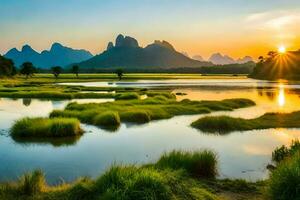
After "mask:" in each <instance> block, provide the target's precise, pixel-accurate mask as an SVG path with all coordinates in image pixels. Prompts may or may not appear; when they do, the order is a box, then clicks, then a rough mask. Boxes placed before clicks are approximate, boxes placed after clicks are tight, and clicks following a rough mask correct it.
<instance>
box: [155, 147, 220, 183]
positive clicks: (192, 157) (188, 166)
mask: <svg viewBox="0 0 300 200" xmlns="http://www.w3.org/2000/svg"><path fill="white" fill-rule="evenodd" d="M156 166H157V167H158V168H171V169H175V170H178V169H184V170H186V171H187V172H188V173H189V174H190V175H192V176H195V177H200V178H215V177H216V175H217V156H216V154H215V153H213V152H212V151H208V150H204V151H197V152H183V151H172V152H170V153H168V154H165V155H163V156H162V157H161V158H160V159H159V161H158V162H157V163H156Z"/></svg>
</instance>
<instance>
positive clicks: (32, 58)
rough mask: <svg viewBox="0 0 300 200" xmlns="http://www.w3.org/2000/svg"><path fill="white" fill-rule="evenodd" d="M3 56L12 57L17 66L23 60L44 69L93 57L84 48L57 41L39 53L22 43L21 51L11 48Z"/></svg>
mask: <svg viewBox="0 0 300 200" xmlns="http://www.w3.org/2000/svg"><path fill="white" fill-rule="evenodd" d="M4 57H6V58H9V59H12V60H13V61H14V63H15V65H16V66H17V67H19V66H20V65H22V64H23V63H24V62H32V63H33V65H34V66H35V67H37V68H41V69H46V68H50V67H53V66H62V67H63V66H67V65H70V64H72V63H77V62H81V61H84V60H87V59H89V58H91V57H93V55H92V54H91V53H90V52H88V51H86V50H75V49H72V48H69V47H65V46H63V45H61V44H59V43H54V44H53V45H52V46H51V48H50V50H44V51H42V52H41V53H38V52H37V51H35V50H34V49H32V48H31V47H30V46H29V45H24V46H23V47H22V49H21V51H19V50H17V49H16V48H13V49H11V50H9V51H8V52H7V53H6V54H5V55H4Z"/></svg>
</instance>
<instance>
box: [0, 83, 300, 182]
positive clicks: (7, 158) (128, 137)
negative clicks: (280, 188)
mask: <svg viewBox="0 0 300 200" xmlns="http://www.w3.org/2000/svg"><path fill="white" fill-rule="evenodd" d="M70 84H71V85H84V86H98V87H103V86H113V87H118V86H122V87H171V88H173V90H174V91H173V92H174V93H177V92H182V93H186V94H187V95H185V96H177V99H178V100H181V99H184V98H189V99H192V100H222V99H228V98H249V99H252V100H254V101H255V102H256V104H257V105H256V106H254V107H251V108H244V109H238V110H235V111H232V112H216V113H212V114H210V115H222V114H226V115H230V116H234V117H243V118H254V117H258V116H260V115H262V114H264V113H266V112H292V111H296V110H300V98H299V95H300V84H299V83H297V82H268V81H256V80H252V79H240V80H220V79H216V80H214V79H212V80H166V81H163V80H159V81H146V80H144V81H136V82H121V83H120V82H118V83H109V82H94V83H68V85H70ZM72 101H77V102H79V103H85V102H99V103H101V102H106V101H112V99H80V100H72ZM69 102H70V101H41V100H37V99H6V98H2V99H1V100H0V163H1V165H0V178H1V181H6V180H14V179H16V178H17V177H19V176H20V175H21V174H23V173H24V172H27V171H31V170H34V169H42V170H43V171H45V173H46V178H47V181H48V182H49V183H50V184H57V183H61V182H62V180H63V181H67V182H68V181H73V180H75V179H76V178H78V177H79V176H91V177H97V176H99V175H101V174H102V173H103V172H104V171H105V170H106V169H107V168H108V167H109V166H111V165H112V164H143V163H149V162H155V161H156V160H157V159H158V158H159V157H160V156H161V154H162V153H164V152H168V151H171V150H174V149H181V150H198V149H204V148H209V149H212V150H213V151H215V152H216V153H217V154H218V159H219V171H220V177H221V178H224V177H226V178H244V179H247V180H251V181H255V180H260V179H265V178H267V176H268V171H267V170H266V165H267V164H268V163H270V162H271V153H272V151H273V150H274V148H276V147H278V146H280V145H283V144H285V145H287V144H290V142H291V141H292V140H293V139H296V138H298V139H300V129H267V130H255V131H245V132H233V133H230V134H228V135H223V136H220V135H212V134H206V133H202V132H201V131H198V130H196V129H193V128H191V127H190V123H191V122H193V121H194V120H196V119H198V118H199V117H200V116H204V115H192V116H177V117H174V118H172V119H167V120H159V121H152V122H150V123H148V124H144V125H133V124H122V125H121V127H120V128H119V129H118V130H117V131H115V132H109V131H106V130H102V129H99V128H97V127H95V126H90V125H83V128H84V130H85V131H86V133H85V134H84V135H83V136H82V137H80V138H73V139H67V140H66V139H58V140H57V139H56V140H35V141H32V140H31V141H28V140H27V141H15V140H13V139H12V138H11V137H10V136H9V128H10V127H11V125H12V124H13V122H14V121H15V120H17V119H19V118H22V117H26V116H30V117H31V116H47V115H48V114H49V113H50V112H51V111H52V110H53V109H63V108H64V107H65V106H66V105H67V104H68V103H69Z"/></svg>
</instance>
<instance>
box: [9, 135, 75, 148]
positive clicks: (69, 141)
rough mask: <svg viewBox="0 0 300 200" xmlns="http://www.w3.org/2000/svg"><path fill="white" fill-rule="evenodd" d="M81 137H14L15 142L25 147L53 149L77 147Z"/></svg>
mask: <svg viewBox="0 0 300 200" xmlns="http://www.w3.org/2000/svg"><path fill="white" fill-rule="evenodd" d="M80 138H81V136H75V137H63V138H27V137H26V138H24V137H12V139H13V141H14V142H16V143H17V144H19V145H22V146H24V147H29V146H34V145H52V146H53V147H63V146H72V145H76V144H77V142H78V141H79V139H80Z"/></svg>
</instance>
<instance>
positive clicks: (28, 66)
mask: <svg viewBox="0 0 300 200" xmlns="http://www.w3.org/2000/svg"><path fill="white" fill-rule="evenodd" d="M35 72H36V69H35V67H34V66H33V64H32V63H31V62H24V63H23V64H22V65H21V69H20V73H21V74H22V75H25V76H26V78H28V77H30V76H32V75H33V74H34V73H35Z"/></svg>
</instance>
